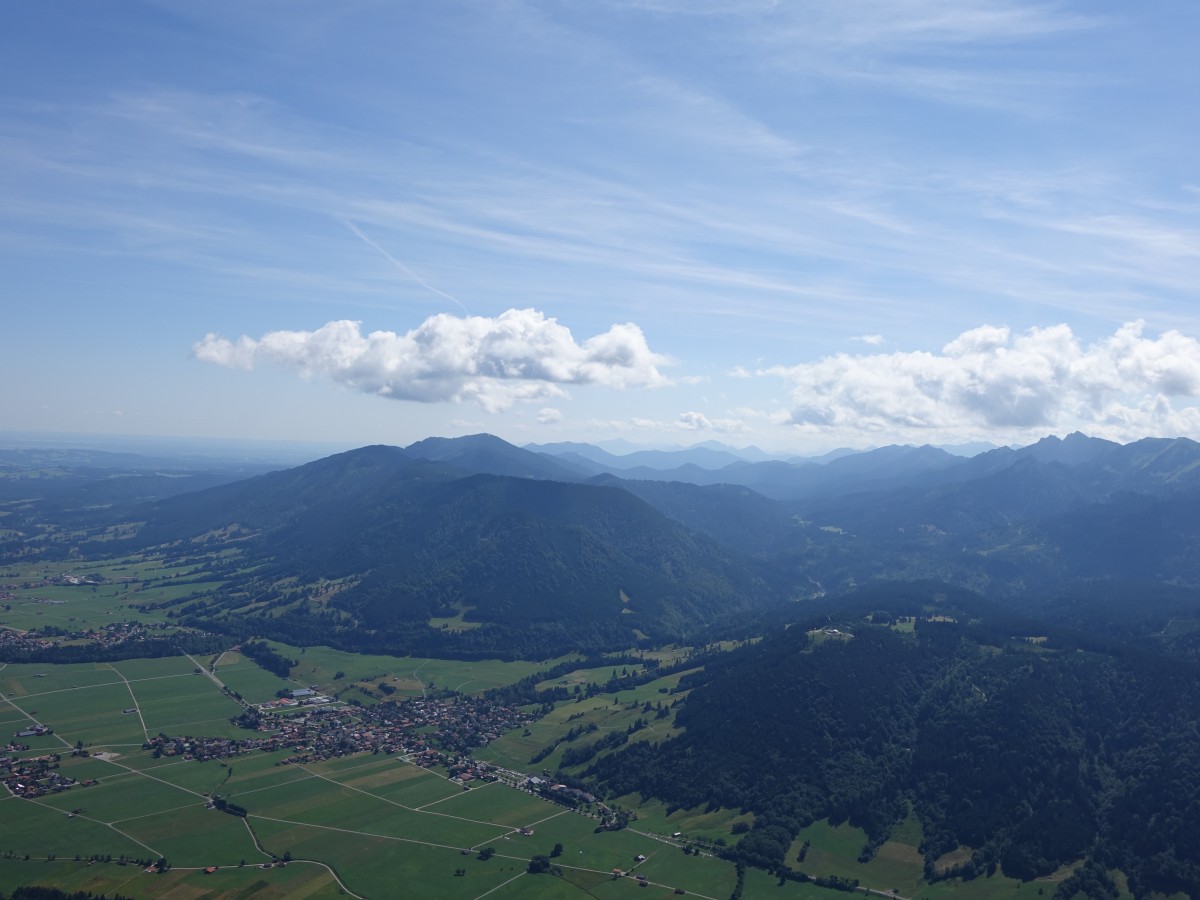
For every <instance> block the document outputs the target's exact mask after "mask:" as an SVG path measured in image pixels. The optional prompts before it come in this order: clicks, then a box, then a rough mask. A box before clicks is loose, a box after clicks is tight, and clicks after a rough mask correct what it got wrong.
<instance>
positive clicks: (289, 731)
mask: <svg viewBox="0 0 1200 900" xmlns="http://www.w3.org/2000/svg"><path fill="white" fill-rule="evenodd" d="M292 694H293V695H299V696H289V697H286V698H282V700H276V701H272V702H271V703H267V704H263V705H262V706H260V707H257V708H251V709H248V710H247V711H246V712H245V713H243V714H242V715H241V716H239V717H237V718H235V719H234V720H233V721H235V722H236V723H238V724H240V725H242V726H243V727H246V728H248V729H251V730H253V731H254V732H256V733H257V736H247V737H244V738H223V737H193V736H178V735H177V736H173V737H169V736H167V735H158V736H156V737H153V738H151V739H150V740H149V741H147V742H146V743H145V744H144V745H143V746H144V749H147V750H150V751H152V752H153V753H154V754H155V756H179V757H181V758H183V759H189V760H198V761H203V760H210V759H229V758H231V757H235V756H238V755H239V754H243V753H248V752H251V751H254V750H259V751H263V752H272V751H278V750H291V751H293V753H292V755H291V756H288V757H286V758H284V759H282V760H280V762H279V764H280V765H287V764H289V763H309V762H317V761H320V760H326V759H332V758H335V757H340V756H348V755H350V754H354V753H365V752H370V753H386V754H401V755H403V756H405V757H409V758H412V759H413V761H414V762H417V763H419V764H421V765H442V766H446V767H447V768H448V769H449V770H450V776H451V777H452V778H455V779H457V780H458V781H460V782H461V783H463V784H467V783H469V782H470V781H473V780H475V779H491V778H494V777H495V773H494V771H493V769H492V767H491V766H488V765H486V764H485V763H481V762H477V761H475V760H473V759H470V758H469V756H468V754H469V753H470V751H471V750H474V749H476V748H478V747H483V746H486V745H487V744H488V743H489V742H491V741H493V740H495V739H496V738H498V737H499V736H500V735H501V734H503V733H504V732H505V731H506V730H508V729H511V728H516V727H520V726H523V725H524V724H525V723H527V722H528V721H529V718H530V717H529V715H528V714H527V713H524V712H522V711H520V710H518V709H515V708H512V707H507V706H501V705H500V704H497V703H493V702H491V701H488V700H483V699H480V698H477V697H454V698H449V699H445V698H429V699H425V698H412V699H407V700H402V701H400V702H391V701H388V702H384V703H380V704H378V705H375V706H343V705H336V706H335V705H328V704H330V702H331V701H330V699H329V698H327V697H324V696H323V695H320V694H317V693H316V692H315V691H311V690H308V691H305V690H303V689H301V690H298V691H293V692H292ZM296 707H300V709H298V710H297V711H296V712H294V713H290V714H289V713H286V712H281V711H280V710H289V709H295V708H296Z"/></svg>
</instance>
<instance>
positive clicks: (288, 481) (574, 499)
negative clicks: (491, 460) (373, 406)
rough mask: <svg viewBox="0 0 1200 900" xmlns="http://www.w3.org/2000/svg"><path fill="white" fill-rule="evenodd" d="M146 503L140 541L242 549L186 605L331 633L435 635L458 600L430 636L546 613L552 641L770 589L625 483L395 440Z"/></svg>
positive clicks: (185, 548) (176, 548)
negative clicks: (482, 468) (457, 460)
mask: <svg viewBox="0 0 1200 900" xmlns="http://www.w3.org/2000/svg"><path fill="white" fill-rule="evenodd" d="M145 516H146V522H145V525H144V526H143V527H142V530H141V533H140V534H139V536H138V538H137V540H138V543H139V545H140V546H147V545H149V544H156V545H165V546H167V548H168V550H169V551H170V552H174V553H179V554H190V553H194V547H195V546H196V544H195V541H196V540H197V539H198V538H202V539H203V540H204V541H205V542H206V544H205V546H206V547H207V548H208V549H210V550H212V549H220V548H222V547H228V548H230V549H236V551H237V559H236V565H235V564H229V565H228V566H226V570H225V571H224V572H223V573H222V574H226V575H228V576H229V582H228V583H227V585H226V586H225V588H224V589H223V591H222V593H221V596H220V597H218V598H217V599H216V600H215V601H214V602H213V603H210V604H207V605H206V604H203V603H197V604H196V605H195V606H193V607H192V608H190V609H189V614H190V615H192V616H194V617H196V621H197V622H200V621H201V620H203V622H205V623H207V624H209V625H220V626H222V627H225V628H235V627H239V623H240V627H243V628H245V627H251V625H253V627H258V628H262V629H264V630H268V629H273V630H274V631H275V632H276V633H279V634H281V635H282V634H284V633H285V632H287V633H292V634H295V633H296V629H301V630H308V631H312V630H319V629H325V630H326V631H327V632H328V633H327V634H324V635H323V636H322V637H323V639H324V640H326V641H329V640H335V641H336V640H338V639H341V640H342V641H343V642H358V643H361V642H362V641H363V640H368V639H369V640H373V641H375V642H376V643H378V642H384V641H388V640H392V641H393V643H394V642H395V641H400V640H404V641H408V642H409V643H410V644H412V646H413V647H415V646H416V645H417V644H420V643H421V641H425V642H426V644H427V643H428V640H430V639H431V636H430V634H429V633H428V631H429V630H430V629H428V626H427V624H426V623H427V622H428V620H429V619H430V618H434V617H438V616H441V617H446V616H450V617H453V616H456V615H458V616H460V617H461V619H462V621H463V622H464V623H466V624H465V626H464V629H465V630H463V631H462V633H461V634H449V635H448V634H442V635H439V636H438V637H437V640H438V642H440V644H439V645H441V644H454V643H457V644H459V645H461V646H463V647H467V648H471V647H482V646H484V645H487V646H488V647H490V648H493V649H494V648H496V647H498V646H503V644H504V639H505V636H510V637H511V636H512V635H514V634H515V633H517V632H521V631H522V630H526V629H529V628H530V627H533V626H537V627H541V628H550V627H551V626H552V627H553V633H554V642H555V643H554V645H553V646H547V645H545V642H543V645H542V646H539V647H538V648H537V653H538V654H540V655H556V654H558V653H561V652H562V651H563V650H564V649H566V648H568V647H571V646H584V645H588V642H591V645H596V646H599V645H604V646H628V645H630V644H633V643H637V642H638V641H639V640H641V639H642V638H643V637H648V638H652V639H654V640H658V641H665V640H673V639H678V638H681V637H684V636H686V635H687V634H689V633H691V632H693V631H695V630H696V629H697V628H700V627H702V626H703V624H704V623H705V622H708V621H710V620H712V619H713V618H714V617H717V616H721V615H727V614H730V613H732V612H736V611H738V610H746V609H750V608H752V607H754V606H756V605H759V604H762V603H764V602H769V601H771V600H772V599H774V598H775V597H777V596H779V594H780V591H779V589H778V588H777V587H776V586H775V585H773V584H770V583H768V582H767V581H766V580H765V579H764V578H763V577H761V575H759V574H758V572H757V571H756V570H755V569H754V567H752V566H751V565H750V564H749V563H748V562H746V561H745V560H743V559H741V558H740V557H739V556H738V555H737V554H736V553H733V552H731V551H728V550H726V549H724V548H722V547H720V546H719V545H718V544H717V543H716V542H714V541H713V540H712V539H710V538H708V537H704V536H702V535H699V534H696V533H695V532H692V531H690V530H688V529H687V528H686V527H684V526H683V525H681V524H680V523H679V522H676V521H674V520H672V519H670V518H668V517H666V516H664V515H663V514H662V513H660V512H658V511H657V510H655V509H654V508H653V507H651V506H650V505H649V504H647V503H645V502H644V501H642V500H640V499H638V498H637V497H634V496H633V495H632V494H630V493H628V492H626V491H623V490H620V489H617V488H615V487H610V486H601V485H583V484H575V483H566V482H556V481H547V480H539V479H531V478H525V477H507V476H496V475H486V474H476V475H468V474H465V473H463V472H462V471H461V470H458V469H455V468H454V467H451V466H449V465H446V464H444V463H432V462H428V461H426V460H423V459H413V458H412V457H411V455H410V453H409V452H408V451H400V450H397V449H396V448H389V447H368V448H363V449H362V450H357V451H351V452H349V453H344V454H339V455H338V456H336V457H330V458H328V459H325V460H319V461H317V462H315V463H310V464H308V465H306V466H301V467H298V468H297V469H293V470H289V471H287V472H281V473H273V474H271V475H268V476H263V477H261V478H256V479H250V480H248V481H245V482H242V483H240V484H237V485H228V486H224V487H222V488H218V489H216V490H214V491H206V492H201V493H198V494H194V495H190V496H185V497H178V498H173V499H172V500H170V501H169V502H166V503H162V504H159V505H157V506H155V507H152V508H148V509H147V510H146V511H145ZM334 581H336V582H337V583H338V584H337V587H336V588H332V589H331V588H330V587H329V586H328V583H329V582H334ZM304 585H316V586H320V585H325V587H323V588H320V587H313V588H305V587H301V586H304ZM322 591H324V593H323V594H322ZM471 626H474V627H471ZM288 629H291V631H290V632H289V631H288ZM339 636H340V637H339ZM414 642H415V643H414Z"/></svg>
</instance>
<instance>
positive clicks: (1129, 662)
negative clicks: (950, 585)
mask: <svg viewBox="0 0 1200 900" xmlns="http://www.w3.org/2000/svg"><path fill="white" fill-rule="evenodd" d="M1193 610H1194V606H1193ZM831 617H832V618H831ZM910 617H911V618H910ZM914 625H915V628H914V627H913V626H914ZM814 629H816V630H814ZM835 629H836V633H835V632H834V630H835ZM827 631H828V633H826V632H827ZM830 635H832V636H830ZM1030 637H1036V638H1037V641H1038V642H1037V643H1030V642H1029V640H1028V638H1030ZM1105 642H1106V636H1105V635H1097V639H1093V638H1091V637H1089V634H1088V633H1087V632H1074V631H1070V630H1064V629H1062V628H1059V627H1056V626H1050V627H1047V625H1046V624H1045V623H1037V622H1035V621H1033V620H1029V619H1026V620H1021V619H1020V618H1019V617H1014V616H1012V615H1010V614H1006V613H1004V612H1003V611H1001V610H999V609H997V608H995V607H992V606H991V605H990V604H987V603H986V602H984V601H982V600H980V599H978V598H972V597H971V596H970V595H967V594H962V593H955V592H952V591H946V590H945V589H944V588H938V587H936V586H930V585H913V586H895V587H891V588H881V589H879V590H876V591H874V592H872V593H871V594H870V595H868V596H858V597H849V598H846V599H844V600H842V601H839V603H834V604H827V605H825V607H824V608H823V609H822V614H820V615H817V616H815V617H814V618H807V619H799V620H796V622H795V624H793V625H792V626H791V627H790V628H787V629H786V630H777V631H775V632H774V633H772V634H770V635H769V636H768V637H766V638H765V639H764V640H763V641H762V642H761V643H758V644H754V645H748V646H746V647H744V648H743V649H742V650H740V651H738V652H736V653H733V654H729V655H728V656H727V657H725V658H724V659H721V660H718V661H715V662H713V663H711V664H710V665H708V666H707V667H706V669H705V670H704V671H703V672H701V673H697V674H696V675H693V676H689V677H688V678H686V679H685V680H684V681H683V682H681V684H680V689H681V690H685V689H689V688H690V689H691V693H690V694H689V695H688V697H687V700H686V701H685V703H684V705H683V707H682V708H681V709H680V711H679V713H678V716H677V720H676V721H677V723H678V724H679V725H682V726H684V728H685V731H684V732H683V733H682V734H681V735H680V736H678V737H675V738H672V739H670V740H667V741H664V742H661V743H653V742H645V743H639V744H631V745H630V746H629V747H628V748H627V749H625V750H623V751H620V752H618V753H616V754H613V755H611V756H608V757H605V758H602V759H600V760H599V761H598V762H597V763H595V764H594V765H592V766H591V768H590V769H589V770H588V771H587V775H588V777H589V778H590V779H591V780H592V784H594V785H595V786H596V789H607V790H608V791H610V792H611V794H613V795H623V794H628V793H631V792H640V793H641V794H643V795H644V796H647V797H656V798H659V799H661V800H664V801H666V802H667V803H668V804H670V805H671V806H672V807H676V806H677V807H681V808H687V807H691V806H694V805H696V804H704V803H708V804H712V805H719V806H733V807H740V808H743V809H748V810H750V811H752V812H753V813H754V814H755V819H754V826H753V828H752V829H751V830H750V831H749V833H748V834H747V835H746V836H745V838H744V839H743V840H742V841H741V842H740V843H739V844H738V846H737V848H736V850H735V851H734V852H735V855H737V856H738V857H740V858H742V859H744V860H746V861H747V862H750V863H753V864H755V865H761V866H766V867H768V868H772V869H778V868H779V867H780V866H788V867H796V866H797V860H796V859H794V858H787V857H786V855H785V854H786V853H787V852H788V848H789V846H790V845H791V844H792V839H793V838H794V837H795V835H796V833H797V832H798V831H799V829H801V828H803V827H804V826H806V825H807V824H809V823H810V822H812V821H813V820H815V819H823V818H829V819H830V820H831V821H832V822H834V823H835V824H836V823H838V822H842V821H849V822H850V823H851V824H853V825H856V826H859V827H861V828H863V829H864V830H865V831H866V834H867V836H868V844H867V845H866V846H865V847H864V848H863V851H862V853H863V858H864V859H865V858H870V856H871V855H873V853H874V852H875V850H876V849H877V848H878V847H879V846H880V845H881V844H882V843H883V842H884V840H886V838H887V836H888V834H889V833H890V830H891V828H892V826H893V825H894V824H896V823H898V822H899V821H901V820H902V819H904V818H905V817H906V816H907V815H909V812H910V810H911V812H912V814H915V816H916V817H917V818H918V820H919V821H920V824H921V826H922V829H923V832H924V836H925V838H924V844H923V852H924V855H925V867H926V878H927V879H929V880H930V881H934V880H938V879H940V878H947V877H961V878H965V879H972V878H975V877H979V876H985V875H989V874H991V873H992V872H994V871H996V869H997V867H999V868H1001V869H1002V870H1003V872H1004V874H1006V875H1008V876H1010V877H1017V878H1021V879H1029V878H1033V877H1035V876H1040V875H1046V874H1048V873H1050V872H1052V871H1054V870H1056V869H1057V868H1058V867H1059V866H1061V865H1064V864H1068V863H1073V862H1075V861H1077V860H1079V859H1080V858H1082V857H1085V856H1086V857H1090V858H1091V859H1092V860H1094V861H1095V862H1096V863H1098V864H1099V867H1100V871H1103V870H1104V869H1120V870H1122V871H1124V872H1125V873H1126V874H1127V875H1128V876H1129V881H1130V886H1131V889H1133V890H1134V892H1135V894H1138V895H1142V894H1143V893H1145V892H1147V891H1150V890H1154V891H1161V892H1163V893H1165V894H1171V893H1174V892H1182V893H1183V894H1185V895H1187V896H1197V895H1198V894H1200V852H1198V851H1200V843H1198V841H1200V830H1198V828H1197V825H1196V823H1197V821H1200V818H1198V816H1200V799H1197V796H1196V793H1195V790H1194V785H1196V784H1197V783H1200V747H1198V745H1197V742H1196V741H1195V739H1194V716H1195V710H1196V709H1197V708H1200V679H1198V678H1197V674H1198V673H1197V669H1196V662H1194V661H1192V660H1189V659H1184V658H1179V657H1176V656H1171V655H1167V656H1162V655H1160V654H1156V653H1149V652H1144V651H1143V650H1141V649H1139V647H1138V644H1137V642H1136V641H1135V642H1133V643H1130V642H1128V641H1122V642H1119V643H1118V642H1115V641H1107V646H1106V647H1105V646H1102V645H1104V644H1105ZM1085 648H1088V649H1085ZM747 734H753V735H754V740H753V741H747V740H745V739H744V738H745V735H747ZM564 777H569V776H564ZM960 847H967V848H969V850H967V851H966V852H965V853H963V852H959V853H957V854H955V855H954V856H949V854H951V853H953V852H954V851H956V850H957V849H958V848H960ZM943 858H945V859H943ZM946 860H957V861H956V862H952V863H951V862H946ZM799 868H801V869H803V868H804V867H803V866H799Z"/></svg>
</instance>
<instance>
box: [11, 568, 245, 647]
mask: <svg viewBox="0 0 1200 900" xmlns="http://www.w3.org/2000/svg"><path fill="white" fill-rule="evenodd" d="M198 568H199V566H198V564H192V565H186V566H165V565H163V564H162V562H161V561H160V560H157V559H155V558H152V557H141V556H132V557H126V558H123V559H119V560H116V561H113V560H99V561H90V562H88V561H77V560H63V561H56V562H49V561H39V562H37V563H26V564H13V565H6V566H0V591H2V592H3V593H5V594H7V595H9V596H8V597H7V598H6V599H4V600H3V601H0V626H2V627H6V628H13V629H16V630H18V631H28V630H31V629H38V628H45V627H47V626H53V627H57V628H62V629H65V630H67V631H82V630H85V629H91V628H97V627H100V626H102V625H108V624H111V623H113V622H121V621H137V622H144V623H148V624H154V623H160V622H167V621H169V619H168V617H167V615H166V611H165V610H163V609H147V608H145V607H146V606H150V605H153V604H157V603H162V602H167V601H174V600H181V599H182V598H184V597H188V596H190V595H192V594H196V593H201V592H204V591H209V590H212V589H214V588H216V587H219V586H220V584H221V583H220V582H219V581H199V580H197V569H198Z"/></svg>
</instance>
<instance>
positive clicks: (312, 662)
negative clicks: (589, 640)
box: [271, 642, 555, 696]
mask: <svg viewBox="0 0 1200 900" xmlns="http://www.w3.org/2000/svg"><path fill="white" fill-rule="evenodd" d="M271 643H272V646H274V647H275V648H276V649H277V650H278V651H279V652H280V653H282V654H283V655H284V656H287V657H289V658H290V659H294V660H297V665H295V666H294V667H293V668H292V673H291V674H292V678H293V679H294V680H296V681H298V682H300V683H302V684H306V685H307V684H315V685H317V686H318V687H319V688H320V689H321V690H323V691H327V692H330V693H334V692H337V691H339V690H342V689H345V688H347V687H349V686H352V685H353V684H354V682H359V681H368V682H372V683H378V682H379V681H381V680H384V679H387V680H388V681H389V683H391V684H392V685H393V686H394V687H395V688H396V690H397V696H402V695H410V696H411V695H414V694H415V695H419V694H421V693H422V692H423V691H424V690H425V689H427V688H428V687H429V686H430V685H431V684H432V685H433V686H434V688H436V689H438V690H446V689H449V690H455V691H461V692H463V693H467V694H472V693H479V692H481V691H485V690H487V689H489V688H493V687H500V686H502V685H506V684H512V683H513V682H515V681H520V680H521V679H522V678H524V677H525V676H527V675H531V674H533V673H534V672H536V671H538V670H539V669H542V668H545V667H547V666H551V665H553V664H554V662H555V661H554V660H551V661H549V662H545V663H536V662H527V661H523V660H518V661H514V662H505V661H503V660H497V659H484V660H473V661H470V662H464V661H461V660H441V659H423V658H413V657H407V656H380V655H369V654H359V653H347V652H345V651H342V650H334V649H332V648H330V647H304V648H300V647H291V646H288V645H287V644H276V643H274V642H271ZM338 672H341V673H343V675H342V677H341V678H335V677H334V676H335V675H336V674H337V673H338Z"/></svg>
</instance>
